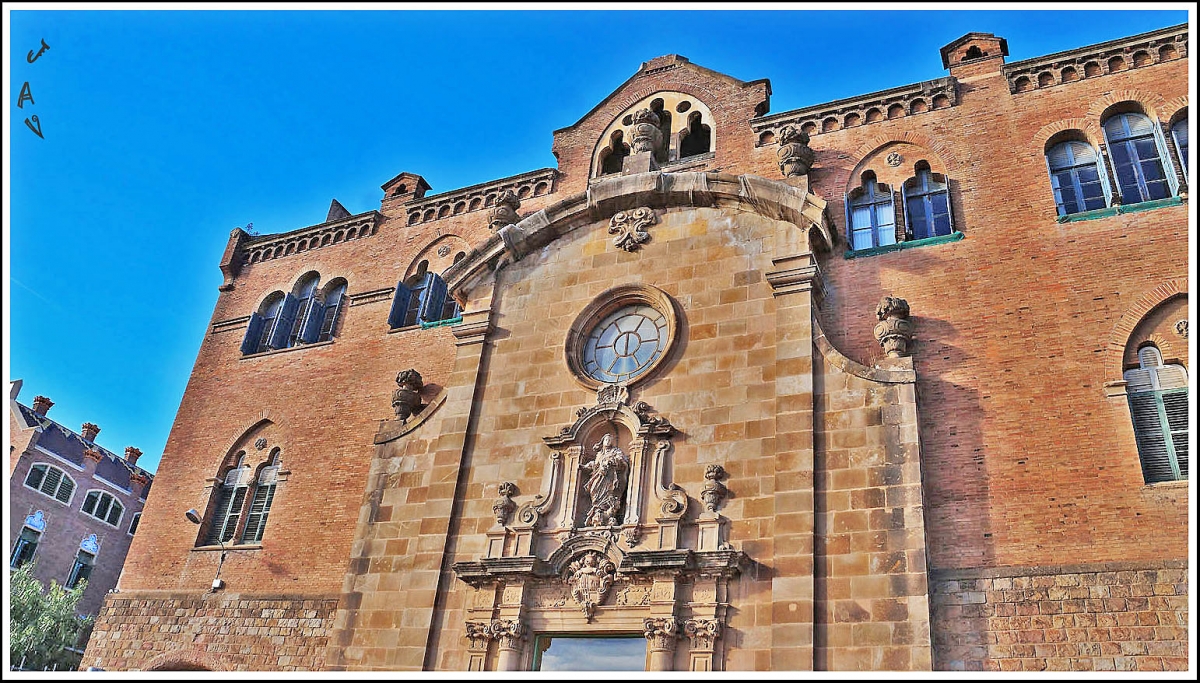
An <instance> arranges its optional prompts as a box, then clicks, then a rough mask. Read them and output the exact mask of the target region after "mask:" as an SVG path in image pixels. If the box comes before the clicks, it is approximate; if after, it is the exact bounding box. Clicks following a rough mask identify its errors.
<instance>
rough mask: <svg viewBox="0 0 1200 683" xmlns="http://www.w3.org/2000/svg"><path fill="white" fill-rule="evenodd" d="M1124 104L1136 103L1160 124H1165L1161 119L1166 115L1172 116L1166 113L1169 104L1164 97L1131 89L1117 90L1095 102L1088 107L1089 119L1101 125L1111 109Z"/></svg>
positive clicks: (1168, 112)
mask: <svg viewBox="0 0 1200 683" xmlns="http://www.w3.org/2000/svg"><path fill="white" fill-rule="evenodd" d="M1122 102H1136V103H1137V104H1138V105H1139V106H1141V108H1142V110H1143V111H1145V112H1146V116H1149V117H1150V119H1151V120H1153V121H1158V122H1159V123H1163V122H1165V119H1160V118H1159V117H1161V116H1163V115H1164V114H1166V115H1170V113H1171V112H1170V111H1166V109H1167V102H1166V101H1165V100H1164V99H1163V98H1162V95H1158V94H1155V93H1148V92H1144V91H1141V90H1132V89H1129V90H1115V91H1113V92H1110V93H1108V94H1106V95H1104V96H1103V97H1101V98H1099V99H1097V100H1094V101H1093V102H1092V104H1091V105H1090V106H1089V107H1088V113H1087V117H1088V118H1089V119H1093V120H1095V121H1096V122H1097V124H1099V121H1100V117H1101V116H1103V115H1104V113H1105V112H1106V111H1108V109H1109V107H1111V106H1113V105H1114V104H1120V103H1122ZM1172 111H1174V110H1172Z"/></svg>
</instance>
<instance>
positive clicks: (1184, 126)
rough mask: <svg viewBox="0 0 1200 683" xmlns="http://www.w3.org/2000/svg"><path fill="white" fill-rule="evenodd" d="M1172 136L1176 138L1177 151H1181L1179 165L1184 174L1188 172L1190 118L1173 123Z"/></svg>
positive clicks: (1185, 175)
mask: <svg viewBox="0 0 1200 683" xmlns="http://www.w3.org/2000/svg"><path fill="white" fill-rule="evenodd" d="M1171 138H1172V139H1173V140H1175V151H1176V152H1178V153H1179V165H1180V166H1181V167H1182V168H1183V176H1184V178H1187V174H1188V158H1187V154H1188V120H1187V117H1186V116H1184V117H1183V118H1181V119H1179V120H1178V121H1176V122H1175V123H1174V124H1172V125H1171Z"/></svg>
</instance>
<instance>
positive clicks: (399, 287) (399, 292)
mask: <svg viewBox="0 0 1200 683" xmlns="http://www.w3.org/2000/svg"><path fill="white" fill-rule="evenodd" d="M411 298H412V289H411V288H410V287H409V286H408V285H406V284H404V283H403V282H398V283H396V296H395V297H394V298H393V299H392V311H391V313H388V327H390V328H392V329H396V328H397V327H404V314H405V313H407V312H408V300H409V299H411Z"/></svg>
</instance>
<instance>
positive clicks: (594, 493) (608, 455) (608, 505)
mask: <svg viewBox="0 0 1200 683" xmlns="http://www.w3.org/2000/svg"><path fill="white" fill-rule="evenodd" d="M592 449H593V450H595V451H596V457H595V458H593V459H592V460H591V461H590V462H587V463H584V464H583V465H581V466H580V469H582V470H584V471H587V472H590V473H591V474H590V475H589V476H588V480H587V483H586V484H585V487H586V488H587V492H588V496H589V497H590V498H591V501H592V505H591V507H590V508H588V512H587V518H586V519H585V520H584V523H583V525H584V526H613V525H616V524H620V523H621V501H622V499H623V498H624V497H625V484H626V483H627V477H626V473H627V472H628V471H629V456H627V455H625V451H623V450H621V449H620V448H619V447H618V446H617V445H616V443H614V441H613V437H612V435H611V434H605V435H604V438H602V439H600V443H598V444H596V445H595V446H593V447H592Z"/></svg>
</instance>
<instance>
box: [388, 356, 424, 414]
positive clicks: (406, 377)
mask: <svg viewBox="0 0 1200 683" xmlns="http://www.w3.org/2000/svg"><path fill="white" fill-rule="evenodd" d="M396 385H397V386H398V387H399V388H398V389H396V391H394V392H392V409H393V410H395V411H396V417H398V418H400V419H401V420H402V421H404V422H408V418H409V417H411V416H412V414H413V413H415V412H417V409H418V407H419V406H420V405H421V390H422V389H424V388H425V383H424V382H422V381H421V373H419V372H417V371H416V370H414V369H412V368H409V369H408V370H401V371H400V372H399V373H398V374H397V375H396Z"/></svg>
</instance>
